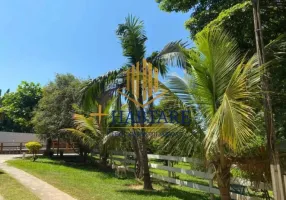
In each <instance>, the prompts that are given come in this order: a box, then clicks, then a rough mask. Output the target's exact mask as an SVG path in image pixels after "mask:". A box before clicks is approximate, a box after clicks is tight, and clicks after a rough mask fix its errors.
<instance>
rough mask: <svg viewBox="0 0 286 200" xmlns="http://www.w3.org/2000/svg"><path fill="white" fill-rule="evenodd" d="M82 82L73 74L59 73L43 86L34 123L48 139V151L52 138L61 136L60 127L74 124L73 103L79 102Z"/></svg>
mask: <svg viewBox="0 0 286 200" xmlns="http://www.w3.org/2000/svg"><path fill="white" fill-rule="evenodd" d="M81 87H82V82H81V81H80V80H79V79H77V78H76V77H74V76H73V75H71V74H57V75H56V78H55V80H54V81H52V82H50V83H49V84H48V85H47V86H45V87H44V88H43V98H42V99H41V100H40V101H39V104H38V106H37V108H36V110H35V112H34V117H33V119H32V123H33V125H34V129H35V132H36V134H38V135H39V136H40V138H42V139H46V140H47V149H46V150H47V152H46V153H48V152H49V151H50V148H51V144H52V139H56V138H57V139H58V138H59V137H60V131H59V130H60V129H63V128H66V127H72V126H73V119H72V116H73V113H74V108H73V104H77V103H79V96H80V88H81Z"/></svg>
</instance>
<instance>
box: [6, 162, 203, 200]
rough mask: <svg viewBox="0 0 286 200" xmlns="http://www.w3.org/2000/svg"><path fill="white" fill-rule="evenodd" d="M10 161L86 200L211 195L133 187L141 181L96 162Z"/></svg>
mask: <svg viewBox="0 0 286 200" xmlns="http://www.w3.org/2000/svg"><path fill="white" fill-rule="evenodd" d="M8 163H9V164H10V165H12V166H15V167H17V168H20V169H23V170H24V171H26V172H28V173H31V174H33V175H35V176H36V177H39V178H41V179H42V180H44V181H46V182H48V183H50V184H52V185H54V186H56V187H57V188H59V189H61V190H62V191H64V192H66V193H68V194H70V195H72V196H74V197H76V198H78V199H83V200H85V199H86V200H89V199H111V200H112V199H124V200H125V199H130V200H136V199H138V200H139V199H140V200H141V199H143V200H144V199H154V200H156V199H168V200H169V199H194V200H195V199H209V196H208V195H207V194H204V193H202V192H199V191H196V190H192V189H190V188H186V187H180V186H172V188H171V189H164V187H163V186H166V185H167V184H163V186H162V184H161V185H160V184H154V187H155V189H156V191H151V192H150V191H143V190H138V189H133V187H130V185H138V184H141V183H139V182H138V181H136V180H134V178H132V177H129V178H128V179H125V180H122V179H117V178H115V177H114V174H113V173H108V172H102V171H99V170H97V169H95V167H93V166H89V167H88V166H81V165H66V164H61V163H60V162H57V161H52V160H49V159H38V160H37V161H36V162H35V163H33V162H31V161H29V160H13V161H9V162H8Z"/></svg>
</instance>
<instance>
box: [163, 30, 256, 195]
mask: <svg viewBox="0 0 286 200" xmlns="http://www.w3.org/2000/svg"><path fill="white" fill-rule="evenodd" d="M194 42H195V48H193V49H189V50H188V49H181V54H182V55H184V57H185V59H186V62H185V63H186V67H185V69H186V70H187V73H188V74H189V75H190V78H189V79H187V81H182V79H180V78H178V77H177V76H171V77H170V79H169V81H170V82H169V84H168V86H169V87H170V90H171V91H172V92H173V93H174V94H175V95H176V96H177V97H178V98H179V99H181V101H182V102H185V103H186V104H189V105H192V108H193V109H194V110H196V112H195V113H194V114H196V115H197V116H196V117H194V120H198V119H202V120H203V121H202V122H199V123H198V124H199V125H200V126H201V129H202V130H204V131H205V139H204V146H205V150H206V158H207V160H208V161H209V163H211V164H213V165H214V167H215V169H216V170H215V172H216V178H217V182H218V186H219V190H220V194H221V198H222V199H227V200H229V199H231V198H230V167H231V165H232V164H233V163H234V162H235V160H236V158H237V157H239V156H240V155H242V154H243V152H244V151H245V148H248V147H249V148H250V147H251V146H252V144H253V143H255V141H256V136H255V133H254V130H255V126H254V123H255V107H254V106H253V105H254V102H256V99H257V97H259V91H260V88H259V86H260V73H261V72H262V71H261V70H262V67H258V66H257V65H258V63H257V58H256V56H254V57H252V58H251V59H249V60H246V59H245V57H244V56H243V55H241V54H240V50H239V47H238V45H237V43H236V42H235V40H234V39H233V38H231V36H230V34H228V33H226V32H223V31H221V30H219V29H204V31H202V32H200V33H199V34H197V35H196V37H195V40H194ZM181 58H183V56H181ZM175 99H177V98H175Z"/></svg>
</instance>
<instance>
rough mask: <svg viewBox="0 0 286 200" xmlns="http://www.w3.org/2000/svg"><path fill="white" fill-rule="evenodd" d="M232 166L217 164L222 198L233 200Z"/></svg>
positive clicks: (223, 199)
mask: <svg viewBox="0 0 286 200" xmlns="http://www.w3.org/2000/svg"><path fill="white" fill-rule="evenodd" d="M230 166H231V165H225V166H221V165H220V164H219V165H218V166H216V171H217V172H216V176H217V183H218V189H219V192H220V197H221V199H222V200H231V197H230Z"/></svg>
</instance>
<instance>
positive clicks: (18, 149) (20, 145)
mask: <svg viewBox="0 0 286 200" xmlns="http://www.w3.org/2000/svg"><path fill="white" fill-rule="evenodd" d="M25 144H26V142H1V143H0V154H22V153H24V152H25V153H27V152H28V151H29V150H28V149H27V148H26V147H25ZM45 149H46V146H45V144H42V148H41V149H40V151H39V153H43V152H44V150H45ZM52 149H53V150H54V151H56V150H57V143H55V142H53V143H52ZM75 149H77V146H76V145H75V144H72V145H69V144H68V143H60V145H59V150H61V151H64V152H65V153H73V152H74V151H75Z"/></svg>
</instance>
